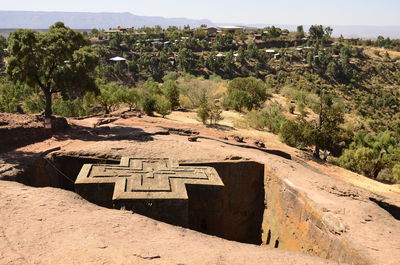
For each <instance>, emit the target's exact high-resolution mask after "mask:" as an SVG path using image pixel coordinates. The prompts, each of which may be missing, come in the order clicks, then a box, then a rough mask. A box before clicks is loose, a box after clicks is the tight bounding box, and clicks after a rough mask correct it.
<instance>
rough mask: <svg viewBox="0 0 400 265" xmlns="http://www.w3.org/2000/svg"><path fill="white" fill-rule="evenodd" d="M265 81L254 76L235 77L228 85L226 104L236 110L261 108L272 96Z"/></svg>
mask: <svg viewBox="0 0 400 265" xmlns="http://www.w3.org/2000/svg"><path fill="white" fill-rule="evenodd" d="M266 89H267V87H266V85H265V84H264V82H263V81H261V80H259V79H257V78H254V77H246V78H242V77H239V78H235V79H233V80H232V81H231V82H230V83H229V85H228V93H227V97H226V99H225V101H226V104H227V105H228V106H230V107H231V108H233V109H235V110H236V111H242V109H243V108H246V109H247V110H252V109H259V108H260V107H261V106H262V104H263V103H264V102H265V100H267V98H268V97H270V95H269V94H267V92H266Z"/></svg>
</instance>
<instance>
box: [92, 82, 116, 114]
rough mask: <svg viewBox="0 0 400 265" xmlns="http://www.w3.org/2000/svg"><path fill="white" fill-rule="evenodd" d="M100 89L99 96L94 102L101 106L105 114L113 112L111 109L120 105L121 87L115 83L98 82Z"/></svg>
mask: <svg viewBox="0 0 400 265" xmlns="http://www.w3.org/2000/svg"><path fill="white" fill-rule="evenodd" d="M98 86H99V87H100V94H98V95H97V97H96V101H97V102H98V103H99V104H100V105H101V107H102V108H103V109H104V112H105V113H106V114H108V113H110V112H111V111H113V109H114V108H115V107H116V106H117V105H118V104H119V103H121V90H122V89H123V88H122V87H121V86H118V85H117V84H116V83H104V82H100V81H99V82H98Z"/></svg>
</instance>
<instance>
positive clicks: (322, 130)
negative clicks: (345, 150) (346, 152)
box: [312, 88, 344, 155]
mask: <svg viewBox="0 0 400 265" xmlns="http://www.w3.org/2000/svg"><path fill="white" fill-rule="evenodd" d="M318 89H319V91H318V93H319V99H318V101H317V102H314V104H313V106H312V108H313V111H314V112H315V113H317V114H318V119H317V120H316V123H315V131H314V136H313V139H314V145H315V151H316V153H317V154H319V151H320V150H321V149H324V150H329V151H331V152H332V153H333V154H334V155H339V154H340V152H341V149H340V147H339V143H340V142H341V135H342V128H341V127H340V125H341V124H343V122H344V105H343V104H341V102H337V101H335V98H334V97H333V96H332V95H331V94H329V93H327V92H325V91H324V90H325V88H318Z"/></svg>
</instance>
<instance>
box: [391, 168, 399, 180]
mask: <svg viewBox="0 0 400 265" xmlns="http://www.w3.org/2000/svg"><path fill="white" fill-rule="evenodd" d="M392 175H393V180H394V182H400V164H396V165H394V167H393V168H392Z"/></svg>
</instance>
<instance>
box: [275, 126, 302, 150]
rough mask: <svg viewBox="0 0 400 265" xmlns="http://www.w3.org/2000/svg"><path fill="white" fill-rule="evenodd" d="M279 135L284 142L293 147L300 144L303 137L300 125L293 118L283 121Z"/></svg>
mask: <svg viewBox="0 0 400 265" xmlns="http://www.w3.org/2000/svg"><path fill="white" fill-rule="evenodd" d="M279 135H280V137H281V139H282V141H283V142H284V143H286V144H288V145H290V146H293V147H296V146H298V145H299V141H301V138H302V135H301V131H300V128H299V125H298V124H297V123H296V122H295V121H292V120H285V121H284V122H282V124H281V127H280V132H279Z"/></svg>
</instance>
